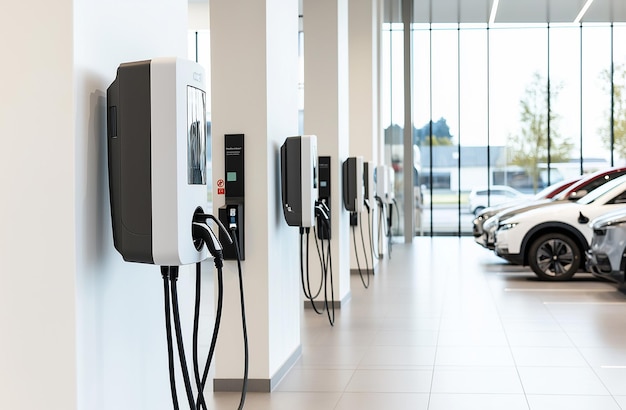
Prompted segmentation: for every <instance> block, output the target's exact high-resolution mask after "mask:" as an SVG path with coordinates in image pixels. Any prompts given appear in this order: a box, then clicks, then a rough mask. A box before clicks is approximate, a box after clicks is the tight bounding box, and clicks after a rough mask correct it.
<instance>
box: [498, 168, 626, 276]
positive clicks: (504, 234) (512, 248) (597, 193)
mask: <svg viewBox="0 0 626 410" xmlns="http://www.w3.org/2000/svg"><path fill="white" fill-rule="evenodd" d="M623 208H626V176H622V177H619V178H617V179H614V180H613V181H610V182H607V183H606V184H604V185H602V186H601V187H600V188H597V189H595V190H594V191H592V192H591V193H589V194H587V195H585V196H584V197H583V198H581V199H579V200H578V201H576V202H573V203H563V204H557V205H552V206H548V207H543V208H536V209H533V210H530V211H526V212H522V213H520V214H518V215H515V216H513V217H511V218H508V219H505V220H504V221H500V223H499V226H498V230H497V231H496V249H495V251H496V254H497V255H498V256H500V257H502V258H504V259H507V260H508V261H510V262H513V263H516V264H518V265H530V267H531V268H532V270H533V271H534V272H535V274H536V275H537V276H539V277H540V278H542V279H547V280H568V279H570V278H571V277H572V276H573V275H574V274H575V273H576V271H578V269H579V268H580V267H584V266H585V265H584V263H583V262H584V258H585V252H586V251H587V250H588V249H589V243H590V242H591V237H592V233H593V232H592V228H591V226H590V224H589V221H590V220H592V219H594V218H597V217H599V216H600V215H603V214H606V213H608V212H610V211H615V210H617V209H623Z"/></svg>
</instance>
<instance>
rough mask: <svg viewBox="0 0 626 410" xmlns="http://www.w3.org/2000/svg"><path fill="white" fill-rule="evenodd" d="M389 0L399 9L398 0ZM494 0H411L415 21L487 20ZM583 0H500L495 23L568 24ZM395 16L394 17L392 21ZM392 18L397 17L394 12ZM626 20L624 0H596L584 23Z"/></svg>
mask: <svg viewBox="0 0 626 410" xmlns="http://www.w3.org/2000/svg"><path fill="white" fill-rule="evenodd" d="M384 1H386V2H387V1H391V2H393V4H394V10H398V11H399V10H400V5H401V2H402V1H401V0H384ZM492 2H493V0H414V5H413V11H414V21H415V22H416V23H430V22H432V23H487V22H488V21H489V16H490V13H491V3H492ZM585 2H586V0H500V6H499V8H498V13H497V15H496V23H548V22H551V23H570V22H573V21H574V19H575V18H576V16H577V15H578V13H579V11H580V9H581V8H582V7H583V5H584V4H585ZM396 18H397V20H395V19H396ZM394 21H398V22H399V21H400V17H399V15H398V16H395V15H394ZM585 21H587V22H590V21H594V22H600V21H601V22H626V0H595V2H594V3H593V4H592V5H591V7H590V8H589V10H588V11H587V14H586V15H585V17H584V18H583V22H585Z"/></svg>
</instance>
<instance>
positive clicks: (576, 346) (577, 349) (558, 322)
mask: <svg viewBox="0 0 626 410" xmlns="http://www.w3.org/2000/svg"><path fill="white" fill-rule="evenodd" d="M544 306H549V305H544ZM546 309H547V310H548V313H549V314H550V316H551V317H552V319H554V321H555V322H556V323H557V325H558V326H559V328H560V329H561V330H562V331H563V333H565V334H566V335H567V338H568V339H569V341H570V342H571V343H572V345H574V348H575V349H576V351H577V352H578V354H579V355H580V356H581V357H582V358H583V360H584V361H585V363H587V366H588V367H589V369H591V371H592V372H593V374H594V375H595V376H596V377H597V378H598V380H599V381H600V383H601V384H602V386H603V387H604V388H605V389H606V391H607V392H608V393H609V395H610V396H611V398H612V399H613V401H614V402H615V404H616V405H617V407H619V408H620V409H621V408H622V406H620V404H619V402H618V401H617V399H616V398H615V396H614V395H613V393H612V392H611V390H610V389H609V387H608V386H607V385H606V384H605V383H604V380H602V378H601V377H600V375H599V374H598V372H597V371H596V369H594V367H593V366H592V365H591V363H590V362H589V360H587V357H585V355H584V354H583V352H581V351H580V347H579V346H578V345H577V344H576V343H575V342H574V340H573V339H572V337H571V336H570V334H569V332H568V331H567V330H565V328H564V327H563V326H562V325H561V322H560V321H559V320H558V318H557V317H556V316H555V315H554V312H552V310H550V308H549V307H546Z"/></svg>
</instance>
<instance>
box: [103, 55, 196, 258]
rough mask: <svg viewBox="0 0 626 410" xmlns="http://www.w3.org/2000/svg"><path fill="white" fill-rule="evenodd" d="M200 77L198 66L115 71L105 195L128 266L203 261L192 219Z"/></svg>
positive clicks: (147, 64)
mask: <svg viewBox="0 0 626 410" xmlns="http://www.w3.org/2000/svg"><path fill="white" fill-rule="evenodd" d="M205 90H206V78H205V73H204V70H203V68H202V66H200V65H199V64H197V63H195V62H192V61H188V60H183V59H180V58H175V57H172V58H155V59H152V60H146V61H137V62H132V63H124V64H121V65H120V66H119V68H118V70H117V76H116V78H115V80H114V81H113V83H112V84H111V86H110V87H109V89H108V90H107V100H108V101H107V106H108V111H107V119H108V123H107V125H108V138H107V139H108V147H109V188H110V193H111V216H112V220H113V237H114V243H115V247H116V249H117V250H118V251H119V252H120V253H121V254H122V257H123V258H124V259H125V260H127V261H131V262H142V263H153V264H156V265H162V266H180V265H185V264H191V263H195V262H199V261H202V260H204V259H206V258H207V256H208V254H207V251H206V248H205V247H200V249H199V250H198V249H197V248H196V246H195V245H194V241H193V237H192V222H193V216H194V213H196V212H197V211H202V210H203V209H204V208H206V207H207V205H208V204H207V188H206V183H207V174H206V171H207V170H206V91H205Z"/></svg>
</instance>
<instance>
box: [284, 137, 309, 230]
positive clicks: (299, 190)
mask: <svg viewBox="0 0 626 410" xmlns="http://www.w3.org/2000/svg"><path fill="white" fill-rule="evenodd" d="M317 159H318V158H317V137H316V136H315V135H302V136H297V137H287V139H286V140H285V142H284V143H283V145H282V146H281V147H280V174H281V188H282V189H281V195H282V202H283V215H284V216H285V221H287V224H288V225H289V226H299V227H301V228H311V227H313V225H314V224H315V201H316V200H317V198H318V169H317Z"/></svg>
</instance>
